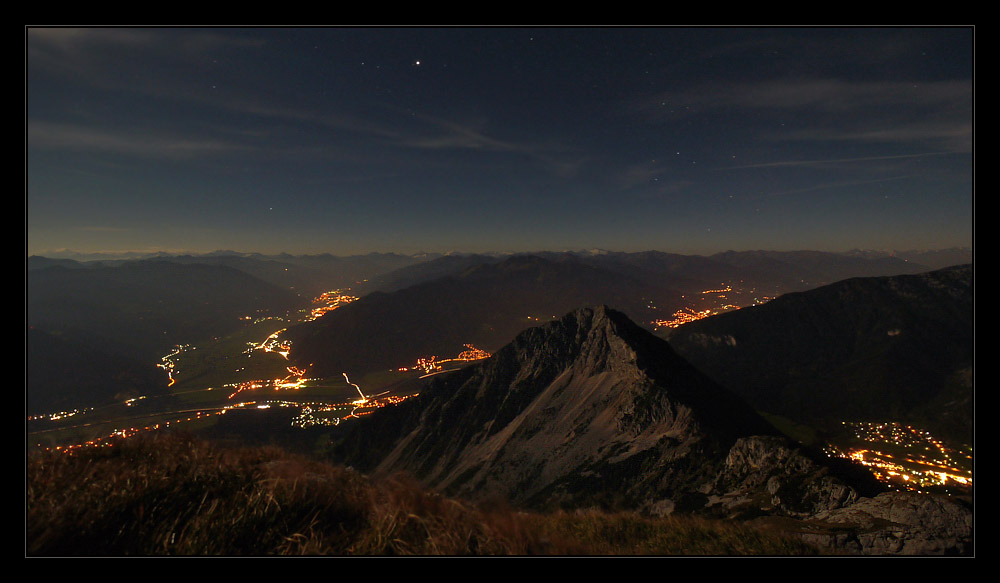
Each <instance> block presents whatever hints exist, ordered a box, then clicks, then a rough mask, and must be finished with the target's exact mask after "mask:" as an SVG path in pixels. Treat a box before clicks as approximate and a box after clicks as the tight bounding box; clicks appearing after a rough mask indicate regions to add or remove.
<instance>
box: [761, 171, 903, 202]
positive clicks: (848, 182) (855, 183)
mask: <svg viewBox="0 0 1000 583" xmlns="http://www.w3.org/2000/svg"><path fill="white" fill-rule="evenodd" d="M913 177H914V175H912V174H907V175H902V176H889V177H886V178H874V179H872V180H843V181H839V182H826V183H822V184H814V185H813V186H808V187H806V188H795V189H792V190H783V191H780V192H770V193H767V194H765V195H762V196H751V197H749V198H751V199H756V198H771V197H776V196H789V195H793V194H803V193H806V192H814V191H817V190H829V189H831V188H844V187H847V186H863V185H865V184H878V183H881V182H893V181H896V180H906V179H908V178H913Z"/></svg>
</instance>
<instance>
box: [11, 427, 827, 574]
mask: <svg viewBox="0 0 1000 583" xmlns="http://www.w3.org/2000/svg"><path fill="white" fill-rule="evenodd" d="M27 522H28V531H27V546H26V550H27V554H29V555H57V556H81V555H82V556H107V555H113V556H120V555H254V556H261V555H598V554H601V555H603V554H702V555H722V554H772V555H775V554H777V555H785V554H802V553H811V552H813V550H812V549H810V548H808V547H806V546H805V545H802V544H799V543H794V542H789V541H788V540H786V539H782V538H778V537H775V536H774V535H765V534H762V533H761V532H760V531H757V530H754V529H752V528H750V527H746V526H743V525H739V524H728V523H722V522H715V521H707V520H699V519H694V518H671V519H651V518H643V517H640V516H638V515H635V514H606V513H601V512H596V511H588V512H577V513H565V512H560V513H554V514H534V513H523V512H517V511H514V510H511V509H509V508H505V507H504V506H503V505H502V504H500V505H494V506H493V507H489V508H487V507H483V508H477V507H475V506H472V505H470V504H467V503H463V502H460V501H456V500H452V499H448V498H444V497H442V496H439V495H437V494H434V493H431V492H427V491H425V490H423V489H422V488H421V487H420V486H419V484H417V483H416V482H415V481H414V480H412V479H410V478H407V477H406V476H396V477H394V478H392V479H390V480H387V481H385V482H383V483H378V484H373V483H371V482H369V480H368V479H367V478H365V477H364V476H361V475H359V474H358V473H356V472H354V471H352V470H350V469H346V468H343V467H338V466H332V465H329V464H324V463H320V462H316V461H313V460H310V459H307V458H305V457H301V456H295V455H291V454H289V453H287V452H285V451H283V450H281V449H278V448H267V447H265V448H231V447H226V448H224V447H219V446H216V445H213V444H211V443H208V442H203V441H197V440H194V439H188V438H182V437H167V436H164V437H159V438H153V439H145V440H141V439H135V438H133V439H131V440H127V441H125V442H124V443H121V444H119V445H116V446H114V447H111V448H102V449H99V450H90V451H83V452H79V453H76V454H73V455H66V454H61V453H47V454H32V455H30V456H29V458H28V484H27Z"/></svg>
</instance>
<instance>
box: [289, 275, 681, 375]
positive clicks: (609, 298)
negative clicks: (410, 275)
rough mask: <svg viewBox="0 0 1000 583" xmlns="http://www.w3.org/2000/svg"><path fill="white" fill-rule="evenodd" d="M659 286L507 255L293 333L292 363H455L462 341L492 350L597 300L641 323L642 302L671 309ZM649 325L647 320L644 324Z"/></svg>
mask: <svg viewBox="0 0 1000 583" xmlns="http://www.w3.org/2000/svg"><path fill="white" fill-rule="evenodd" d="M680 295H681V294H680V293H679V292H676V291H674V290H672V289H670V288H668V287H666V286H665V285H659V286H657V285H653V284H651V283H649V282H645V281H640V280H637V279H635V278H632V277H629V276H626V275H622V274H618V273H614V272H611V271H609V270H606V269H602V268H599V267H595V266H591V265H587V264H585V263H581V262H579V261H575V260H563V261H550V260H548V259H543V258H540V257H535V256H514V257H510V258H508V259H505V260H503V261H500V262H493V261H489V262H479V261H475V262H473V263H472V264H471V266H469V267H467V268H466V269H464V270H463V271H461V272H459V273H457V274H455V275H451V276H446V277H440V278H437V279H434V280H431V281H427V282H424V283H420V284H417V285H413V286H410V287H407V288H405V289H401V290H398V291H394V292H391V293H381V292H375V293H371V294H368V295H366V296H364V297H362V298H361V299H360V300H358V301H355V302H352V303H351V304H348V305H347V306H344V307H343V308H339V309H337V310H334V311H332V312H330V313H328V314H326V315H325V316H323V317H322V318H320V319H318V320H316V321H314V322H309V323H306V324H302V325H300V326H296V327H294V328H291V329H289V330H288V332H287V333H286V337H287V338H289V339H290V340H292V354H291V358H292V359H293V360H294V361H295V362H296V363H297V364H298V365H300V366H308V367H309V370H310V374H311V375H316V376H330V375H338V374H340V373H341V372H344V371H348V372H356V373H362V372H372V371H376V370H387V369H395V368H397V367H400V366H408V365H410V364H412V363H413V362H414V361H415V360H416V359H417V358H422V357H429V356H431V355H437V356H438V357H440V358H444V357H450V356H454V355H455V354H457V353H458V351H460V350H461V349H462V346H463V344H466V343H472V344H475V345H476V346H478V347H480V348H484V349H486V350H493V349H495V348H499V347H500V346H502V345H503V344H505V343H506V342H509V341H510V340H511V339H513V338H514V336H515V335H516V334H517V333H518V332H520V331H521V330H524V329H525V328H527V327H529V326H532V325H535V324H537V323H538V322H540V321H541V322H544V321H547V320H550V319H552V318H555V317H558V315H560V314H564V313H565V312H566V311H568V310H571V309H573V308H574V307H575V306H579V305H587V304H593V303H597V302H602V303H609V304H613V305H616V306H620V307H621V308H622V309H623V310H624V311H626V312H627V313H630V314H633V315H634V317H636V318H640V317H643V316H645V315H646V313H647V312H648V308H647V305H648V304H649V303H650V302H657V303H658V304H660V305H666V306H674V305H679V301H680ZM647 319H648V318H647Z"/></svg>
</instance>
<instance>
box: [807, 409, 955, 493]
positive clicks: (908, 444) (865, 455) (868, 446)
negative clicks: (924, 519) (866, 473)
mask: <svg viewBox="0 0 1000 583" xmlns="http://www.w3.org/2000/svg"><path fill="white" fill-rule="evenodd" d="M843 426H844V428H845V429H847V430H848V431H849V432H850V433H851V436H852V438H853V441H854V442H860V444H859V445H857V446H852V447H841V448H837V447H834V446H832V445H830V446H827V448H826V452H827V455H830V456H831V457H842V458H847V459H851V460H854V461H855V462H858V463H860V464H862V465H864V466H865V467H867V468H868V469H869V470H871V472H872V473H873V474H874V475H875V477H876V478H878V479H879V480H880V481H882V482H884V483H886V484H888V485H890V486H892V487H895V488H899V489H904V490H910V491H914V492H924V491H927V490H928V489H931V488H936V489H939V490H940V489H942V488H943V489H945V490H948V489H949V488H950V489H956V490H957V491H963V490H967V489H971V487H972V448H971V447H968V446H967V447H964V448H956V447H954V446H951V445H948V444H946V443H945V442H944V441H942V440H941V439H938V438H935V437H934V436H932V435H931V434H930V432H928V431H925V430H923V429H919V428H916V427H913V426H910V425H905V424H902V423H894V422H889V423H871V422H847V421H845V422H843ZM861 444H863V445H861Z"/></svg>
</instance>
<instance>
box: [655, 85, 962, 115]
mask: <svg viewBox="0 0 1000 583" xmlns="http://www.w3.org/2000/svg"><path fill="white" fill-rule="evenodd" d="M971 103H972V83H971V81H964V80H960V81H934V82H926V83H924V82H910V81H845V80H841V79H832V78H828V79H782V80H770V81H760V82H755V83H739V84H735V85H733V84H728V83H727V84H721V83H719V84H706V85H702V86H698V87H694V88H691V89H688V90H681V91H668V92H664V93H661V94H659V95H657V96H654V97H653V98H651V99H650V100H648V101H647V102H646V103H645V105H644V109H645V110H646V111H647V112H652V113H655V114H658V115H659V116H661V117H669V116H676V115H688V114H691V113H695V112H699V111H706V110H714V109H723V108H725V109H775V110H777V109H799V110H803V109H807V110H814V111H821V112H828V113H830V112H843V111H848V110H855V111H856V110H859V109H870V108H873V107H900V106H902V107H908V108H913V107H920V108H925V107H938V106H942V105H950V106H955V105H963V104H964V105H969V106H971Z"/></svg>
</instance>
